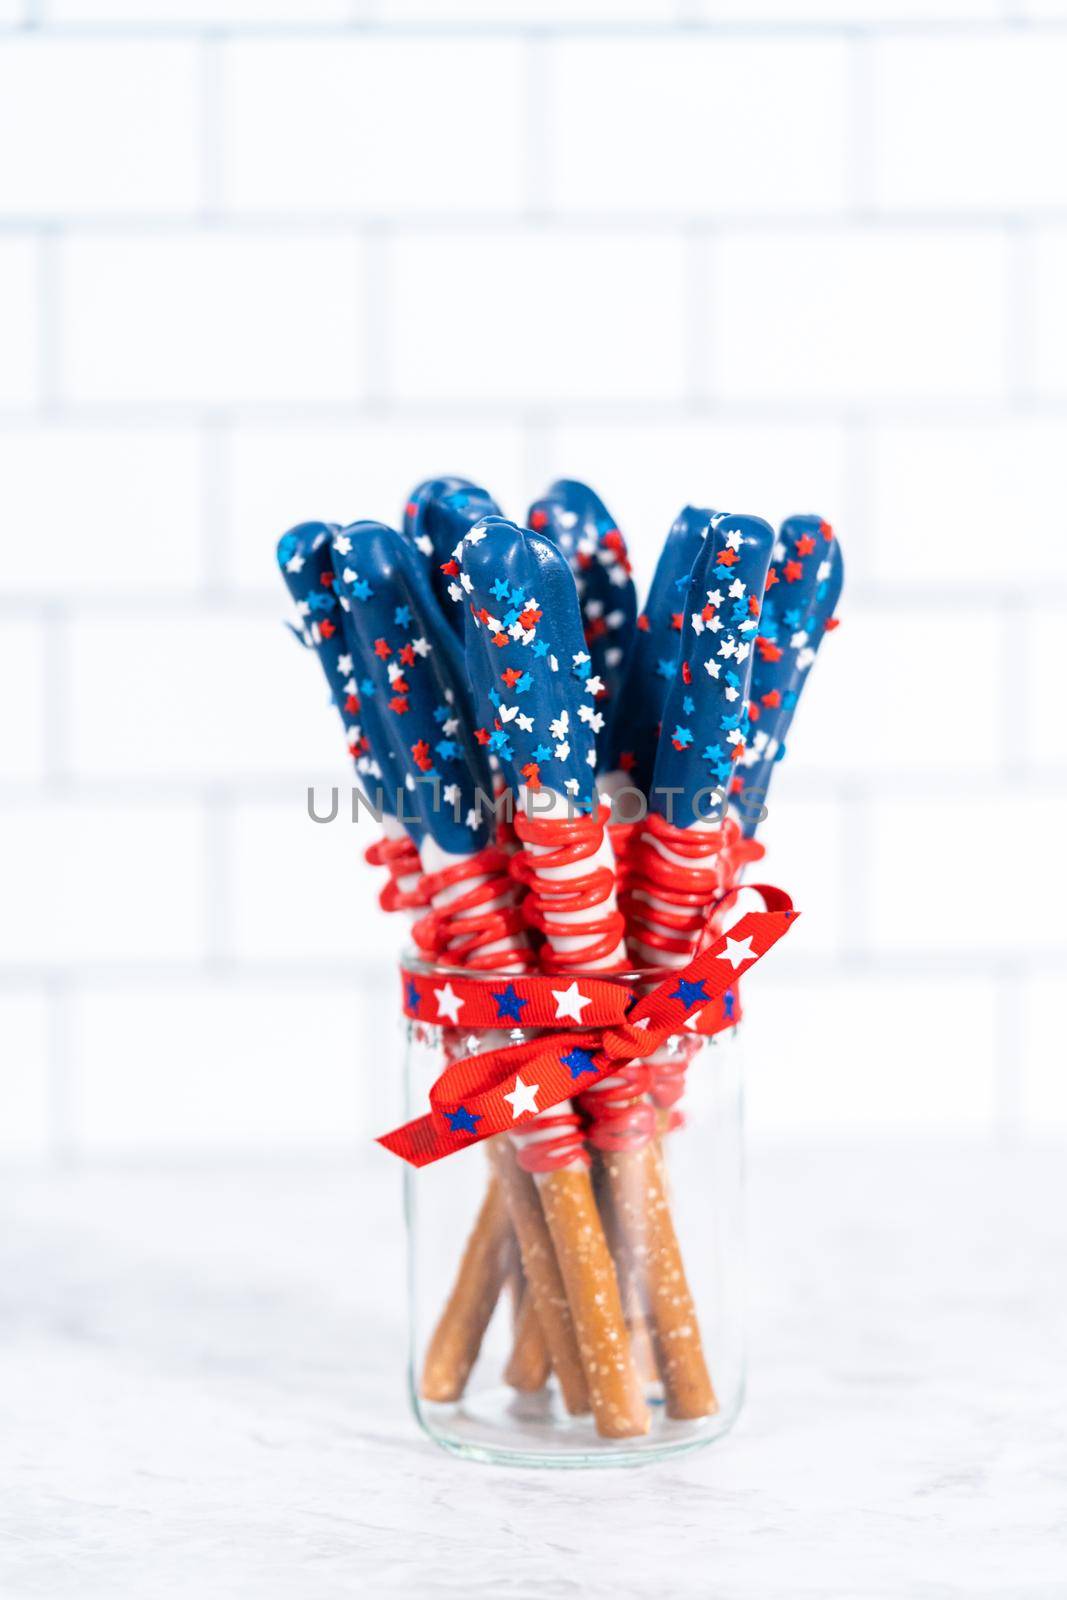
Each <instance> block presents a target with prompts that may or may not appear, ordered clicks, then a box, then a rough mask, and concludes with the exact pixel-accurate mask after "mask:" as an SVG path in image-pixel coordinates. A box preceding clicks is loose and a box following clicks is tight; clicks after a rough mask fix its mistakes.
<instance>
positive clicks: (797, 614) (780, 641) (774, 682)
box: [731, 515, 845, 838]
mask: <svg viewBox="0 0 1067 1600" xmlns="http://www.w3.org/2000/svg"><path fill="white" fill-rule="evenodd" d="M844 576H845V572H844V563H843V562H842V559H841V547H840V545H839V544H838V542H837V539H836V538H835V537H834V530H833V529H832V528H831V526H830V524H829V523H828V522H826V521H824V519H823V518H822V517H819V516H812V515H806V516H797V517H787V518H786V520H785V522H783V523H782V526H781V529H780V531H779V534H778V542H777V544H776V545H775V550H774V562H773V565H772V566H771V570H770V572H769V573H768V574H767V592H766V594H765V596H764V601H763V611H762V614H761V616H760V625H759V633H758V635H757V637H756V654H755V660H754V662H753V666H752V684H751V689H750V694H749V719H750V723H751V732H750V735H749V738H748V740H747V747H746V749H745V753H744V755H743V756H742V757H741V761H740V771H739V772H738V774H737V776H736V777H735V779H734V783H733V784H732V785H731V790H732V793H733V795H734V796H735V797H736V798H735V804H736V805H737V809H738V811H739V813H740V816H741V826H742V831H743V832H744V834H745V836H746V837H748V838H751V836H752V835H753V834H754V833H755V831H756V828H757V827H758V825H759V822H760V819H761V815H762V810H763V807H764V806H765V805H766V800H767V791H768V789H769V787H770V781H771V777H772V775H773V773H774V769H775V766H776V764H777V763H778V762H779V761H781V760H782V758H783V757H784V755H785V737H786V734H787V733H788V732H789V729H790V727H791V725H792V721H793V717H794V715H795V713H796V708H797V703H798V701H799V699H800V696H801V693H802V691H803V689H804V685H805V684H806V682H807V679H808V673H809V672H810V671H811V667H812V665H813V663H814V661H815V656H816V653H817V652H818V649H819V646H820V645H821V643H822V641H823V639H824V638H825V636H826V633H827V631H828V629H830V628H831V627H833V617H834V611H835V609H836V607H837V602H838V600H839V599H840V597H841V586H842V583H843V582H844Z"/></svg>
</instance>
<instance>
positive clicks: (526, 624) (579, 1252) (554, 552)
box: [461, 517, 650, 1438]
mask: <svg viewBox="0 0 1067 1600" xmlns="http://www.w3.org/2000/svg"><path fill="white" fill-rule="evenodd" d="M461 565H462V571H461V582H462V585H463V587H464V589H465V591H466V593H467V599H468V609H467V617H466V629H467V634H466V637H467V661H468V667H469V672H470V678H471V683H472V687H473V689H474V697H475V710H476V712H477V713H478V714H479V715H480V716H481V717H482V719H483V725H482V727H481V728H480V729H479V730H478V732H477V737H478V738H479V739H482V740H484V742H485V745H486V747H487V748H488V749H489V750H490V751H492V753H493V754H495V755H496V757H497V759H498V760H499V761H500V764H501V767H502V769H503V771H504V773H505V775H506V776H507V778H508V780H509V782H510V783H511V785H512V787H513V789H514V790H515V792H516V793H517V795H518V797H519V802H520V809H519V814H518V815H517V816H516V820H515V830H516V833H517V834H518V836H519V839H520V840H521V842H522V844H523V852H524V870H522V871H521V872H520V876H521V877H522V878H523V881H525V882H526V884H527V887H528V890H529V897H528V900H527V915H528V917H529V918H530V920H532V922H533V924H534V926H536V927H537V928H538V929H539V930H540V932H541V933H543V934H544V936H545V946H544V949H543V951H542V955H541V960H542V966H545V967H547V968H548V970H550V971H558V972H561V973H565V972H566V971H567V970H568V969H573V968H582V967H586V966H589V965H594V966H601V967H605V968H611V967H617V966H619V965H620V963H622V962H624V961H625V950H624V947H623V946H622V943H621V938H620V935H621V932H622V925H623V924H622V918H621V916H620V915H619V913H618V911H617V909H616V907H615V903H614V872H613V867H612V863H611V852H610V847H609V846H608V845H607V842H606V840H605V839H604V828H603V823H602V821H601V820H600V818H599V816H598V815H597V814H596V810H595V785H594V769H595V764H596V747H595V742H594V736H593V723H594V719H595V717H596V712H595V700H596V696H597V693H598V690H599V685H598V683H597V682H596V681H595V678H594V675H593V674H592V662H591V659H590V655H589V652H588V651H587V650H586V649H585V641H584V638H583V634H582V626H581V616H580V612H579V609H578V597H577V593H576V590H575V587H574V580H573V578H572V577H571V574H570V572H569V570H568V567H567V565H566V561H565V559H564V557H563V556H562V555H561V553H560V551H559V550H558V549H557V547H556V546H555V545H554V544H553V543H552V542H551V540H549V539H546V538H544V537H543V536H542V535H540V534H537V533H532V532H529V531H526V530H523V529H520V528H517V527H516V526H515V525H514V524H513V523H509V522H505V521H504V520H503V519H502V518H493V517H490V518H486V519H485V520H484V521H483V522H481V523H479V524H478V525H477V526H476V527H475V528H473V529H471V531H470V532H469V533H468V534H467V535H466V536H465V538H464V540H463V545H462V551H461ZM535 809H538V810H539V811H540V815H539V816H535V815H534V814H533V812H534V810H535ZM517 865H518V863H517ZM572 991H573V993H574V994H575V995H577V992H578V986H577V984H575V983H573V982H572V983H571V984H570V985H569V986H568V985H567V983H566V979H565V978H564V979H562V980H561V987H560V991H559V996H558V1004H559V1006H560V1008H561V1009H560V1013H559V1014H560V1016H561V1017H562V1016H565V1015H567V1014H568V1004H569V1003H572V1002H571V992H572ZM509 999H510V997H509V996H508V995H507V994H506V992H505V993H504V994H503V995H501V997H500V1000H501V1002H503V1003H505V1004H506V1003H508V1002H509ZM514 1005H515V1009H516V1010H517V1011H518V1015H519V1016H520V1017H521V1002H520V1001H519V1000H518V998H517V997H516V999H515V1002H514ZM513 1014H514V1013H513ZM571 1014H573V1012H572V1013H571ZM579 1015H580V1012H579ZM572 1070H574V1069H572ZM579 1075H580V1069H579ZM537 1092H538V1085H536V1084H528V1083H525V1082H523V1080H522V1078H521V1074H520V1075H519V1076H517V1077H516V1080H515V1085H514V1090H513V1096H512V1099H513V1105H514V1115H515V1121H516V1133H515V1134H514V1135H513V1139H515V1140H516V1142H517V1143H518V1144H519V1146H520V1148H519V1162H520V1164H521V1165H522V1167H523V1168H524V1169H525V1170H527V1171H530V1172H532V1173H534V1175H535V1177H536V1183H537V1193H538V1195H539V1198H540V1202H541V1206H542V1208H543V1212H544V1216H545V1219H546V1221H547V1223H548V1227H549V1230H550V1232H551V1235H552V1241H553V1244H554V1246H555V1252H556V1259H557V1261H558V1263H559V1268H560V1271H561V1273H562V1275H563V1281H564V1284H565V1285H566V1290H567V1299H568V1302H569V1305H570V1310H571V1315H572V1316H573V1318H574V1324H575V1328H576V1330H577V1333H578V1345H579V1350H580V1352H581V1357H582V1365H583V1369H584V1371H585V1375H586V1379H587V1382H588V1385H589V1394H590V1399H591V1402H592V1406H593V1414H594V1417H595V1420H596V1426H597V1430H598V1432H600V1433H601V1434H603V1435H605V1436H607V1437H611V1438H627V1437H631V1436H632V1435H635V1434H641V1433H645V1432H647V1431H648V1428H649V1424H650V1417H649V1412H648V1408H647V1406H646V1405H645V1402H644V1398H643V1395H642V1393H641V1385H640V1380H639V1377H638V1374H637V1372H636V1370H635V1368H634V1364H633V1359H632V1354H631V1351H630V1345H629V1339H628V1336H627V1330H626V1322H625V1317H624V1314H623V1308H622V1304H621V1301H620V1298H619V1288H618V1283H617V1280H616V1276H615V1269H614V1265H613V1262H612V1259H611V1254H610V1251H609V1250H608V1246H607V1242H606V1240H605V1238H604V1232H603V1228H602V1226H601V1222H600V1216H599V1213H598V1211H597V1207H596V1202H595V1199H594V1196H593V1189H592V1184H591V1182H590V1179H589V1171H588V1164H587V1163H588V1157H587V1155H586V1153H585V1150H584V1146H583V1141H582V1137H581V1128H580V1124H579V1120H578V1118H577V1117H576V1116H574V1115H572V1114H569V1113H566V1112H560V1113H555V1114H553V1115H551V1116H548V1117H545V1116H543V1115H542V1116H539V1115H538V1105H537Z"/></svg>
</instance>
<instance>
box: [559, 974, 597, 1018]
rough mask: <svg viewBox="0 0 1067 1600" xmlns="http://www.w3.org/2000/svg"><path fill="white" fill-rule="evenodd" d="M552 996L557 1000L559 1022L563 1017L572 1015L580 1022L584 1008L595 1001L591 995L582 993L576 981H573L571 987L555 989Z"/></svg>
mask: <svg viewBox="0 0 1067 1600" xmlns="http://www.w3.org/2000/svg"><path fill="white" fill-rule="evenodd" d="M552 998H553V1000H554V1001H555V1002H556V1021H557V1022H559V1020H560V1019H561V1018H562V1017H570V1018H572V1019H573V1021H575V1022H578V1023H580V1022H581V1020H582V1010H583V1008H584V1007H585V1006H591V1005H592V1003H593V1002H592V999H591V998H590V996H589V995H587V994H582V992H581V991H580V989H579V988H578V985H577V984H576V983H572V984H571V986H570V988H569V989H553V991H552Z"/></svg>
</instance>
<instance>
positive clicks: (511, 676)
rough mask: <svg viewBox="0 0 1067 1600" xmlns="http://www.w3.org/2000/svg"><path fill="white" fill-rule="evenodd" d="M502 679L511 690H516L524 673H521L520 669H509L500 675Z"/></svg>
mask: <svg viewBox="0 0 1067 1600" xmlns="http://www.w3.org/2000/svg"><path fill="white" fill-rule="evenodd" d="M500 677H501V679H502V681H503V682H504V683H506V684H507V686H508V688H509V689H514V687H515V685H516V684H517V683H518V681H519V679H520V678H521V677H522V673H521V672H520V671H519V669H518V667H507V668H505V670H504V671H503V672H502V673H501V674H500Z"/></svg>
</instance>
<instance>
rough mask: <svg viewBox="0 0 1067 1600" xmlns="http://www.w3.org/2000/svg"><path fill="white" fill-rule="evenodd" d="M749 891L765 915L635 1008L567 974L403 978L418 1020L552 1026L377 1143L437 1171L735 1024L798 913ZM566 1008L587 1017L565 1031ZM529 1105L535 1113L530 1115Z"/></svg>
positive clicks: (450, 1074) (483, 1058)
mask: <svg viewBox="0 0 1067 1600" xmlns="http://www.w3.org/2000/svg"><path fill="white" fill-rule="evenodd" d="M746 887H747V888H749V889H751V890H752V891H753V892H755V893H757V894H758V895H759V896H760V897H761V899H762V900H763V904H764V906H765V907H766V910H764V911H749V912H746V913H745V915H744V916H743V917H742V918H741V919H740V921H738V922H736V923H735V924H734V926H733V927H732V928H731V929H730V931H729V932H728V933H725V934H720V935H718V936H717V937H716V938H715V939H714V940H713V941H712V943H711V944H710V945H709V946H708V947H707V949H705V950H702V951H701V952H700V954H699V955H697V956H695V957H694V958H693V960H692V961H690V962H688V964H687V965H686V966H684V967H679V968H676V969H675V970H674V971H672V972H671V973H670V975H669V976H668V977H667V978H666V980H665V981H664V982H662V983H660V984H658V985H657V986H656V988H654V989H652V990H651V991H650V992H649V993H648V994H646V995H645V996H644V997H643V998H642V999H640V1000H638V1001H637V1002H636V1004H633V1003H632V1002H633V996H632V995H628V994H627V992H626V990H625V988H624V987H623V986H622V985H621V984H619V983H617V982H616V983H609V982H606V981H604V980H603V979H597V978H591V977H583V978H581V979H577V978H575V977H573V976H572V975H571V974H569V973H568V974H558V975H553V976H545V975H540V976H534V977H519V976H516V977H514V978H511V977H507V976H503V977H501V978H500V979H498V980H497V981H496V982H495V983H494V982H491V981H490V982H486V981H485V980H484V979H482V980H479V981H478V982H470V981H468V980H464V979H463V978H462V976H460V975H458V974H445V973H435V974H433V976H431V977H427V976H425V975H424V974H417V973H412V972H404V973H403V974H402V975H403V979H404V990H405V993H404V1010H405V1012H406V1014H407V1015H408V1016H409V1017H416V1018H419V1019H420V1020H421V1021H423V1022H431V1023H436V1024H441V1025H444V1026H448V1027H452V1028H455V1029H457V1030H458V1031H462V1030H464V1029H469V1030H472V1031H477V1030H479V1029H484V1028H495V1029H500V1028H513V1027H521V1028H524V1029H525V1028H549V1029H551V1030H552V1031H550V1032H548V1033H542V1034H540V1035H539V1036H538V1037H537V1038H534V1039H529V1040H526V1041H525V1042H524V1043H521V1044H513V1045H508V1046H506V1047H505V1048H502V1049H498V1050H487V1051H486V1052H485V1053H484V1054H483V1055H476V1056H467V1057H465V1058H464V1059H463V1060H461V1061H454V1062H452V1063H451V1065H450V1066H448V1067H446V1068H445V1070H444V1072H442V1074H441V1076H440V1077H439V1078H438V1079H437V1081H436V1083H435V1084H434V1085H433V1087H432V1088H431V1090H430V1110H429V1112H427V1113H426V1114H425V1115H424V1116H421V1117H416V1118H415V1120H414V1121H413V1122H408V1123H405V1124H404V1125H403V1127H400V1128H395V1129H394V1130H393V1131H392V1133H387V1134H383V1135H382V1137H381V1138H380V1139H379V1140H378V1143H379V1144H382V1145H384V1146H385V1148H386V1149H387V1150H391V1151H392V1152H393V1154H394V1155H398V1156H400V1157H401V1158H402V1159H403V1160H404V1161H407V1162H409V1163H410V1164H411V1165H412V1166H414V1167H425V1166H429V1165H430V1163H431V1162H433V1161H440V1160H441V1158H442V1157H443V1156H449V1155H452V1154H454V1152H455V1151H457V1150H465V1149H466V1148H467V1147H468V1146H469V1145H472V1144H477V1143H479V1141H480V1140H482V1139H489V1138H492V1136H493V1135H494V1134H497V1133H506V1132H510V1131H512V1130H514V1129H518V1128H521V1127H522V1126H523V1125H524V1124H525V1123H528V1122H530V1121H531V1120H532V1119H533V1118H534V1117H535V1116H538V1115H540V1113H541V1112H543V1111H548V1110H551V1108H552V1107H553V1106H557V1105H559V1104H560V1103H561V1102H562V1101H564V1100H569V1099H571V1097H572V1096H575V1095H580V1094H582V1093H584V1092H585V1091H586V1090H587V1089H589V1088H590V1087H591V1086H592V1085H593V1084H595V1083H599V1081H600V1080H601V1078H605V1077H607V1076H608V1075H609V1074H610V1073H612V1072H616V1071H618V1069H619V1064H620V1062H626V1061H637V1060H641V1059H643V1058H645V1057H647V1056H651V1055H653V1054H654V1053H655V1052H656V1051H657V1050H659V1049H660V1048H661V1047H662V1046H663V1045H664V1044H665V1043H666V1041H667V1040H668V1039H669V1038H671V1036H672V1035H675V1034H679V1033H683V1032H687V1033H688V1032H697V1033H712V1032H717V1031H718V1030H719V1029H721V1028H724V1027H728V1026H730V1025H731V1024H732V1023H733V1022H734V1021H735V1020H736V1012H735V1010H734V1008H733V1007H732V1006H730V1005H729V1004H728V1003H726V1000H725V997H726V995H727V992H728V991H730V992H736V985H737V980H738V979H739V978H740V976H741V974H742V973H744V972H747V971H748V970H749V968H750V967H754V966H755V964H756V962H757V961H759V960H761V959H762V957H763V956H765V955H766V954H767V951H768V950H769V949H770V948H771V946H772V945H774V944H777V942H778V940H779V939H780V938H782V936H783V934H785V933H787V932H788V930H789V928H790V927H791V926H792V924H793V923H794V922H795V921H796V918H797V916H798V913H797V912H795V911H794V910H793V903H792V901H791V900H790V898H789V896H788V895H787V894H785V893H784V891H783V890H781V889H774V888H771V887H770V886H769V885H766V884H750V885H747V886H746ZM583 1001H587V1002H588V1005H585V1004H582V1002H583ZM424 1008H425V1009H424ZM561 1008H562V1009H563V1010H564V1011H565V1012H566V1011H568V1010H569V1011H570V1012H571V1014H573V1011H574V1010H578V1011H579V1012H580V1014H581V1022H580V1023H579V1022H574V1023H573V1025H572V1026H571V1027H570V1028H562V1029H561V1027H560V1016H559V1013H560V1010H561ZM628 1008H629V1009H628ZM520 1080H521V1081H520ZM509 1094H510V1095H512V1096H513V1097H514V1098H513V1099H512V1100H509V1099H508V1098H507V1096H508V1095H509ZM531 1099H532V1101H533V1104H532V1107H531V1108H529V1109H524V1107H525V1106H526V1103H527V1102H528V1101H530V1100H531Z"/></svg>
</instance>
